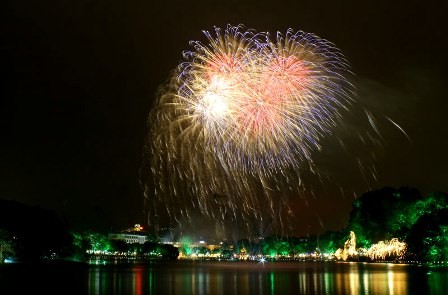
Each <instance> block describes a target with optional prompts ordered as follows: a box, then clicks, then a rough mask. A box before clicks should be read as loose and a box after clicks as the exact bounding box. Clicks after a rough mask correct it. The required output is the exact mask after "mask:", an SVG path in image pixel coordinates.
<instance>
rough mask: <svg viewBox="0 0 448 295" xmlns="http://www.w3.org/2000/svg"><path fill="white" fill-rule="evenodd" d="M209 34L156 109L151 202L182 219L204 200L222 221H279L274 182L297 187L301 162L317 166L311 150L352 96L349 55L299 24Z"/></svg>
mask: <svg viewBox="0 0 448 295" xmlns="http://www.w3.org/2000/svg"><path fill="white" fill-rule="evenodd" d="M204 34H205V36H206V37H207V40H208V44H207V45H205V44H203V43H201V42H199V41H194V42H191V45H192V47H193V49H194V50H193V51H186V52H184V54H183V57H184V61H183V62H182V63H181V64H180V65H179V67H178V68H177V70H175V71H174V73H173V75H172V77H171V80H170V83H168V85H166V86H165V87H164V88H163V89H162V91H161V93H160V94H159V96H158V99H157V101H156V104H155V106H154V108H153V110H152V111H151V113H150V116H149V126H150V130H149V134H148V140H147V157H148V158H149V160H148V166H150V167H151V168H150V172H149V173H147V174H148V175H146V177H147V178H148V180H149V181H148V183H147V184H146V185H145V188H146V189H145V195H146V197H147V198H148V200H149V202H150V204H149V206H152V207H154V208H155V207H159V210H160V208H165V210H166V211H165V212H167V213H168V215H169V217H170V218H172V219H175V220H181V219H182V218H183V217H184V218H185V217H186V216H187V215H188V212H191V211H192V210H194V209H197V210H199V211H200V212H201V213H202V214H203V215H206V216H209V217H211V218H212V219H213V220H215V221H216V223H217V227H219V228H222V227H223V224H224V222H226V219H229V218H230V219H232V220H237V221H238V220H241V221H244V223H245V224H249V223H250V222H251V221H255V223H256V222H260V221H261V220H263V219H264V220H270V222H272V223H275V222H276V220H277V224H274V225H273V226H280V225H281V224H282V223H283V222H284V220H282V219H278V218H276V216H277V215H278V214H279V212H282V210H287V206H286V205H285V206H284V205H282V204H283V202H273V200H272V192H273V191H278V190H280V189H281V188H283V187H290V188H291V189H294V190H300V189H301V188H300V186H301V183H302V182H301V178H300V174H301V171H302V170H307V169H308V170H309V171H313V170H317V169H316V168H314V167H313V166H314V164H313V158H312V153H313V151H315V150H319V149H320V148H321V147H320V140H321V139H322V138H323V137H325V136H327V135H329V134H331V132H332V129H333V128H334V127H335V126H336V125H337V124H338V123H337V122H339V121H340V120H339V119H340V118H341V116H342V115H341V111H344V110H347V109H348V108H349V106H350V104H351V102H352V93H353V86H352V85H351V84H350V83H349V82H348V80H347V79H346V78H345V77H346V76H347V75H350V74H351V73H350V70H349V67H348V64H347V62H346V60H345V59H344V57H343V55H342V54H341V52H340V51H339V50H338V49H337V48H336V47H335V46H334V45H333V44H332V43H330V42H329V41H327V40H324V39H321V38H319V37H317V36H316V35H313V34H310V33H305V32H302V31H298V32H294V31H293V30H291V29H289V30H288V31H287V32H286V34H284V35H283V34H281V33H277V34H276V36H275V38H274V39H272V38H271V36H270V35H269V34H268V33H257V32H255V31H253V30H246V31H244V30H243V28H242V27H241V26H236V27H233V26H230V25H229V26H228V27H227V28H226V30H224V31H222V30H221V29H219V28H215V34H212V33H210V32H208V31H204ZM299 183H300V185H299ZM217 196H220V197H217ZM266 204H274V205H271V206H266ZM277 207H278V208H277ZM154 208H153V209H154ZM154 210H156V209H154ZM154 210H153V211H152V214H153V215H154V216H155V214H156V212H155V211H154ZM288 210H289V209H288ZM157 214H158V213H157ZM280 215H281V214H280ZM266 216H267V217H268V218H266ZM248 227H250V226H248Z"/></svg>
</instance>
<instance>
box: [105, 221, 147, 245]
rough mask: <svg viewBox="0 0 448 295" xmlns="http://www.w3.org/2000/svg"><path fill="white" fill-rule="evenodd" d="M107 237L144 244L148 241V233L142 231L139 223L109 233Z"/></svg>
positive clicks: (129, 242)
mask: <svg viewBox="0 0 448 295" xmlns="http://www.w3.org/2000/svg"><path fill="white" fill-rule="evenodd" d="M108 237H109V240H120V241H125V242H126V243H128V244H134V243H139V244H144V243H145V242H147V241H148V233H147V232H145V231H143V227H141V226H140V224H136V225H134V227H133V228H131V229H127V230H124V231H122V232H119V233H110V234H109V236H108Z"/></svg>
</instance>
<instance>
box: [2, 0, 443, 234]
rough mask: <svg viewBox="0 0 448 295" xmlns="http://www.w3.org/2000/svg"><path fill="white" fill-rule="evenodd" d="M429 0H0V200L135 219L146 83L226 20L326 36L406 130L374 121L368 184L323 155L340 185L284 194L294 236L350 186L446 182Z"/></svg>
mask: <svg viewBox="0 0 448 295" xmlns="http://www.w3.org/2000/svg"><path fill="white" fill-rule="evenodd" d="M438 2H439V3H440V4H436V1H434V2H433V1H386V0H381V1H354V0H350V1H299V0H294V1H281V0H279V1H263V0H257V1H242V0H241V1H240V0H238V1H237V0H227V1H220V2H215V1H205V0H202V1H177V0H176V1H170V0H166V1H149V0H139V1H137V0H130V1H114V0H101V1H87V0H78V1H67V0H53V1H49V0H42V1H31V0H15V1H6V3H4V2H3V4H2V6H3V7H2V8H1V9H0V11H1V12H0V14H1V15H0V16H1V19H2V23H3V24H2V26H1V29H0V50H1V73H2V79H1V88H0V91H1V94H0V97H1V99H0V112H1V113H0V114H1V115H0V136H1V145H0V198H3V199H11V200H16V201H20V202H24V203H26V204H30V205H37V206H40V207H44V208H50V209H55V210H57V211H58V212H60V213H61V214H63V216H65V217H66V218H67V220H68V221H69V222H70V224H71V225H72V226H73V227H79V228H83V227H84V228H85V227H90V228H101V229H104V228H114V229H118V228H122V227H127V226H129V225H131V224H134V223H144V218H143V212H142V204H143V198H142V193H141V191H140V186H139V177H138V175H139V171H138V170H139V167H140V163H141V152H142V146H143V142H144V135H145V128H146V120H147V115H148V112H149V110H150V107H151V103H152V101H153V98H154V96H155V92H156V89H157V87H158V86H159V85H161V84H162V83H164V82H165V81H166V79H167V78H168V76H169V73H170V70H171V69H173V68H174V67H175V66H176V65H177V64H178V63H179V61H180V60H181V52H182V51H183V50H185V49H190V47H189V45H188V41H189V40H204V39H203V35H202V33H201V31H202V30H213V26H220V27H225V25H226V24H228V23H230V24H234V25H237V24H244V25H245V27H246V28H253V29H255V30H257V31H270V32H275V31H277V30H279V31H282V32H284V31H286V29H287V28H293V29H295V30H304V31H307V32H312V33H315V34H316V35H318V36H320V37H322V38H325V39H328V40H330V41H332V42H333V43H334V44H335V45H336V46H337V47H338V48H339V49H341V50H342V52H343V53H344V54H345V56H346V58H347V60H348V61H349V62H350V64H351V67H352V71H353V72H354V73H355V74H356V83H355V86H356V87H357V89H358V92H359V97H360V100H362V101H363V103H364V105H367V106H368V108H369V109H371V110H372V112H373V113H375V114H381V115H380V116H379V117H381V116H382V115H384V116H387V117H389V118H391V119H393V120H394V121H395V122H396V123H398V124H399V125H400V126H401V127H402V128H403V129H404V131H405V132H406V133H407V135H408V136H409V138H410V140H408V139H407V138H406V136H404V135H403V133H401V132H400V131H399V130H398V129H397V128H393V126H392V124H391V123H390V122H389V123H387V122H388V121H387V120H382V121H379V122H378V125H379V128H380V129H381V132H382V136H383V140H384V141H383V142H384V144H383V147H382V149H380V150H379V151H378V150H377V151H376V162H375V163H376V164H375V167H376V169H377V174H378V177H377V180H376V181H368V183H363V182H362V181H360V180H359V179H360V177H359V171H358V172H356V171H351V170H349V169H346V167H345V166H344V163H340V162H338V161H335V160H334V159H333V160H331V152H329V153H328V152H327V154H326V155H325V156H327V157H329V158H330V161H329V162H330V164H328V165H329V166H332V168H333V169H334V171H333V173H335V174H337V175H338V177H340V178H341V181H340V183H341V185H340V186H335V187H331V186H329V187H324V188H323V189H316V190H315V196H314V197H312V196H308V197H305V198H297V200H295V201H294V202H293V203H294V208H295V210H297V212H296V216H298V222H299V223H298V234H303V233H305V232H314V233H318V232H321V231H323V230H324V229H336V230H338V229H340V228H341V227H342V226H344V224H345V222H346V220H347V218H348V213H349V211H350V207H351V202H352V200H353V198H354V194H355V195H356V194H358V195H359V194H360V193H362V192H363V191H366V190H367V189H374V188H381V187H383V186H393V187H399V186H402V185H403V186H411V187H416V188H418V189H419V190H420V191H421V192H422V193H428V192H431V191H435V190H442V191H448V139H447V137H448V132H447V131H448V128H447V123H446V121H447V107H448V103H447V100H448V97H447V95H446V89H447V87H446V85H445V84H446V81H447V75H446V71H447V70H446V69H447V58H446V54H447V52H448V50H447V49H448V48H447V44H446V36H447V30H446V28H445V27H446V26H445V24H446V7H442V6H441V5H442V4H441V1H438ZM443 5H445V4H443ZM383 118H384V117H383ZM335 157H336V156H335ZM341 190H342V191H343V192H344V193H343V194H341V193H340V191H341Z"/></svg>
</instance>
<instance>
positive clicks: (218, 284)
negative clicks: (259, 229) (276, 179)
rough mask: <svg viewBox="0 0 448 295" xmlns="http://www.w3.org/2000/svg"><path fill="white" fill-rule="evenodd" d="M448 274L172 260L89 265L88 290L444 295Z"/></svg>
mask: <svg viewBox="0 0 448 295" xmlns="http://www.w3.org/2000/svg"><path fill="white" fill-rule="evenodd" d="M447 280H448V271H447V270H446V269H444V270H439V271H430V272H428V270H427V269H426V268H425V269H424V268H422V267H419V266H415V265H398V264H363V263H323V262H300V263H291V262H288V263H283V262H276V263H264V264H261V263H239V262H230V263H226V262H176V263H151V264H138V265H132V264H130V265H106V266H94V265H92V266H91V267H90V268H89V270H88V291H89V294H91V295H105V294H135V295H149V294H151V295H152V294H176V295H177V294H198V295H202V294H448V286H447Z"/></svg>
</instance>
